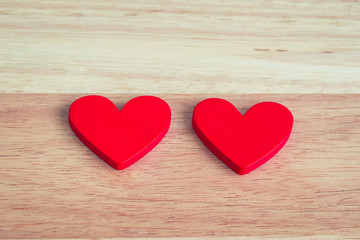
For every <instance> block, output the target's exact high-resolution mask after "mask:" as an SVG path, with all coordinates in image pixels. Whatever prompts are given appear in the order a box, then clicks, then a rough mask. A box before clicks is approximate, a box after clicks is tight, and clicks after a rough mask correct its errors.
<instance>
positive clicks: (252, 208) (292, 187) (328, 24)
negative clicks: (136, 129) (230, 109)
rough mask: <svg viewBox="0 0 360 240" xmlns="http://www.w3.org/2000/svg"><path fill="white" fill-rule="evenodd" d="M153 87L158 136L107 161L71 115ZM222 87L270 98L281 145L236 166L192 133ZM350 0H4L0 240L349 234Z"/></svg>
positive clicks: (357, 161)
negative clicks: (281, 111) (256, 161)
mask: <svg viewBox="0 0 360 240" xmlns="http://www.w3.org/2000/svg"><path fill="white" fill-rule="evenodd" d="M86 94H100V95H103V96H106V97H108V98H110V99H111V100H112V101H113V102H114V103H115V104H116V105H117V106H119V107H121V106H122V105H124V104H125V103H126V101H128V100H129V99H131V98H132V97H135V96H138V95H141V94H153V95H156V96H159V97H162V98H163V99H164V100H166V101H167V102H168V103H169V105H170V107H171V108H172V112H173V118H172V125H171V127H170V130H169V133H168V134H167V136H166V137H165V138H164V140H163V141H162V142H161V143H160V144H159V145H158V146H157V147H156V148H155V149H154V150H153V151H152V152H151V153H149V154H148V155H147V156H145V157H144V158H143V159H142V160H140V161H139V162H138V163H136V164H134V165H133V166H131V167H130V168H128V169H126V170H124V171H115V170H113V169H112V168H110V167H109V166H108V165H106V164H105V163H104V162H103V161H102V160H100V159H99V158H98V157H96V156H95V155H94V154H93V153H92V152H90V150H88V149H87V148H86V147H85V146H84V145H83V144H82V143H81V142H80V141H79V140H78V139H77V138H76V137H75V135H74V134H73V133H72V131H71V129H70V128H69V126H68V123H67V114H68V108H69V106H70V104H71V103H72V102H73V101H74V100H76V99H77V98H79V97H81V96H84V95H86ZM207 97H222V98H225V99H228V100H230V101H231V102H232V103H234V104H235V105H236V106H238V108H239V110H240V111H241V112H243V113H244V112H246V110H247V109H248V108H249V107H251V106H252V105H254V104H255V103H258V102H261V101H277V102H280V103H282V104H284V105H286V106H287V107H288V108H289V109H290V110H291V111H292V112H293V114H294V117H295V125H294V130H293V133H292V135H291V137H290V140H289V142H288V143H287V144H286V145H285V147H284V148H283V149H282V150H281V151H280V152H279V153H278V154H277V155H276V156H275V157H274V158H273V159H272V160H271V161H269V162H268V163H267V164H265V165H263V166H262V167H260V168H259V169H257V170H255V171H254V172H252V173H250V174H248V175H245V176H239V175H237V174H235V173H233V172H232V171H231V170H230V169H228V168H227V167H226V166H225V165H224V164H222V163H221V162H220V161H219V160H218V159H216V157H214V156H213V155H212V154H211V153H210V152H209V151H208V150H207V149H206V148H205V147H204V146H203V144H202V143H201V142H200V140H199V139H198V138H197V136H196V135H195V134H194V132H193V130H192V128H191V116H192V109H193V107H194V106H195V105H196V103H197V102H199V101H200V100H202V99H204V98H207ZM359 110H360V2H359V1H339V0H329V1H315V0H314V1H309V0H306V1H285V0H284V1H280V0H273V1H235V0H232V1H226V0H224V1H215V0H203V1H193V2H190V1H145V0H143V1H114V0H106V1H66V0H62V1H45V0H44V1H35V0H34V1H5V0H0V238H1V239H9V238H24V239H26V238H37V239H53V238H75V239H79V238H92V239H93V238H95V239H108V238H136V239H145V238H146V239H148V238H158V237H166V238H174V239H198V238H202V237H206V238H214V239H218V238H219V237H222V238H229V239H233V237H235V238H239V239H267V238H271V239H293V238H294V237H298V238H300V239H360V213H359V212H360V181H359V180H360V128H359V122H360V114H359Z"/></svg>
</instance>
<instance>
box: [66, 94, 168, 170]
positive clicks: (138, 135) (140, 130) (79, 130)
mask: <svg viewBox="0 0 360 240" xmlns="http://www.w3.org/2000/svg"><path fill="white" fill-rule="evenodd" d="M170 121H171V110H170V107H169V105H168V104H167V103H166V102H165V101H164V100H162V99H160V98H157V97H153V96H140V97H136V98H133V99H132V100H130V101H129V102H128V103H126V105H125V106H124V107H123V108H122V109H121V111H119V110H118V108H117V107H116V106H115V105H114V104H113V103H112V102H111V101H110V100H109V99H107V98H105V97H101V96H95V95H91V96H85V97H82V98H80V99H78V100H76V101H75V102H73V104H72V105H71V106H70V110H69V123H70V126H71V128H72V130H73V131H74V133H75V134H76V136H78V138H79V139H80V140H81V141H82V142H83V143H84V144H85V145H86V146H87V147H88V148H89V149H91V150H92V151H93V152H94V153H95V154H97V155H98V156H99V157H100V158H101V159H103V160H104V161H105V162H106V163H108V164H109V165H110V166H111V167H113V168H115V169H118V170H121V169H125V168H127V167H129V166H130V165H132V164H133V163H135V162H136V161H138V160H139V159H140V158H142V157H143V156H144V155H146V154H147V153H148V152H149V151H151V150H152V149H153V148H154V147H155V146H156V145H157V144H158V143H159V142H160V141H161V140H162V138H163V137H164V136H165V134H166V133H167V131H168V129H169V127H170Z"/></svg>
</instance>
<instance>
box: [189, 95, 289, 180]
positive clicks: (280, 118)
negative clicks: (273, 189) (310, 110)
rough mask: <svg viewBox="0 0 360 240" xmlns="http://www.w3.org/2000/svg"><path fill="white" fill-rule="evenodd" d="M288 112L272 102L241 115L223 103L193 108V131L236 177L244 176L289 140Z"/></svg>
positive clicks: (213, 101) (216, 101)
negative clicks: (238, 175)
mask: <svg viewBox="0 0 360 240" xmlns="http://www.w3.org/2000/svg"><path fill="white" fill-rule="evenodd" d="M293 121H294V120H293V116H292V114H291V112H290V111H289V109H287V108H286V107H284V106H283V105H281V104H278V103H274V102H263V103H258V104H256V105H255V106H253V107H252V108H250V109H249V110H248V111H247V113H246V114H245V115H242V114H241V113H240V112H239V111H238V110H237V109H236V107H235V106H234V105H232V104H231V103H230V102H228V101H226V100H224V99H218V98H210V99H206V100H204V101H202V102H200V103H199V104H198V105H196V107H195V109H194V113H193V127H194V130H195V132H196V134H197V135H198V136H199V138H200V139H201V141H202V142H203V143H204V144H205V145H206V146H207V148H209V150H210V151H211V152H213V153H214V154H215V155H216V156H217V157H218V158H219V159H220V160H222V161H223V162H224V163H225V164H226V165H227V166H229V167H230V168H231V169H232V170H233V171H234V172H236V173H238V174H246V173H249V172H251V171H252V170H254V169H256V168H257V167H259V166H261V165H262V164H264V163H265V162H266V161H268V160H269V159H270V158H272V157H273V156H274V155H275V154H276V153H277V152H278V151H279V150H280V149H281V148H282V147H283V146H284V144H285V143H286V141H287V140H288V139H289V136H290V133H291V129H292V126H293Z"/></svg>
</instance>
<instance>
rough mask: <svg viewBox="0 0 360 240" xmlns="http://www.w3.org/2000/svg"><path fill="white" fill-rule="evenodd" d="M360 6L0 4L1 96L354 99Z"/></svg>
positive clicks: (231, 0)
mask: <svg viewBox="0 0 360 240" xmlns="http://www.w3.org/2000/svg"><path fill="white" fill-rule="evenodd" d="M359 39H360V4H359V2H358V1H356V0H355V1H341V0H331V1H320V0H304V1H284V0H273V1H260V0H256V1H237V0H218V1H217V0H203V1H196V2H189V1H185V0H184V1H181V0H180V1H169V0H163V1H155V0H150V1H147V0H146V1H145V0H141V1H133V0H127V1H113V0H104V1H95V0H86V1H73V0H62V1H52V0H32V1H29V0H18V1H6V0H0V56H1V57H0V92H2V93H14V92H25V93H58V92H62V93H89V92H92V93H94V92H102V93H147V92H151V93H185V94H188V93H205V94H208V93H233V94H234V93H360V57H359V55H360V40H359Z"/></svg>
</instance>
